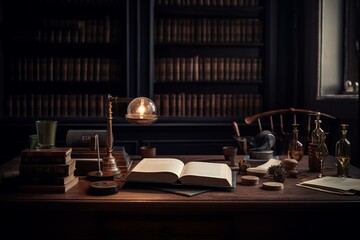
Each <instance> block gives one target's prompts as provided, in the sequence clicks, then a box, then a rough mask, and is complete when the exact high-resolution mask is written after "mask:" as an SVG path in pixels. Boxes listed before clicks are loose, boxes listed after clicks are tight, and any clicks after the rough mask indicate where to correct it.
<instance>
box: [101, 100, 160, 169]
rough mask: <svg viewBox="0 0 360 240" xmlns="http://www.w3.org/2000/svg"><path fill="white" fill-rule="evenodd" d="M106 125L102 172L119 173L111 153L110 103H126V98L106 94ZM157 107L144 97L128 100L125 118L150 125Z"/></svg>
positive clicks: (153, 120) (154, 117)
mask: <svg viewBox="0 0 360 240" xmlns="http://www.w3.org/2000/svg"><path fill="white" fill-rule="evenodd" d="M105 99H106V123H107V124H106V125H107V140H106V150H107V154H106V156H105V157H104V158H103V172H105V173H111V174H114V175H115V174H118V173H120V170H119V168H118V167H117V164H116V160H115V157H114V156H113V155H112V152H113V131H112V120H113V112H112V105H113V103H128V102H129V99H128V98H120V97H114V96H111V95H110V94H107V96H106V98H105ZM156 113H157V108H156V105H155V103H154V102H153V101H152V100H151V99H149V98H146V97H138V98H135V99H133V100H131V101H130V103H129V104H128V107H127V114H126V115H125V119H126V120H127V121H128V122H130V123H133V124H136V125H150V124H152V123H153V122H155V121H156V120H157V119H158V117H157V114H156Z"/></svg>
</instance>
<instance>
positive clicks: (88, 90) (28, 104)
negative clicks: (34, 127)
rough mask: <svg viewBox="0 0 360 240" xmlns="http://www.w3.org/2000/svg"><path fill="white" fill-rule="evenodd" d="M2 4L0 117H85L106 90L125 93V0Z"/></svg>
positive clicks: (100, 109) (93, 113)
mask: <svg viewBox="0 0 360 240" xmlns="http://www.w3.org/2000/svg"><path fill="white" fill-rule="evenodd" d="M3 5H4V9H6V10H4V13H3V25H4V26H6V28H4V32H5V34H3V36H4V39H3V44H4V46H6V47H4V50H3V51H4V53H3V54H4V59H6V61H4V83H3V87H4V93H5V94H4V96H3V99H2V100H3V101H2V102H3V103H4V105H3V109H2V116H3V117H5V118H34V117H35V118H39V117H45V118H46V117H51V118H53V117H56V118H68V117H70V118H71V117H73V118H75V117H76V118H81V121H84V120H85V121H86V118H89V117H102V116H104V95H105V94H106V93H111V94H114V95H117V96H123V97H128V85H129V76H128V72H129V71H128V54H127V45H128V41H127V37H128V36H127V32H126V30H127V24H128V23H127V16H128V2H127V1H117V0H111V1H101V0H96V1H65V0H51V1H45V0H35V1H25V0H15V1H6V2H5V1H4V3H3ZM29 9H31V11H30V10H29ZM77 121H79V120H77Z"/></svg>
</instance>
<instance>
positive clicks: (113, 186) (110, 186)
mask: <svg viewBox="0 0 360 240" xmlns="http://www.w3.org/2000/svg"><path fill="white" fill-rule="evenodd" d="M118 191H119V183H118V182H116V181H96V182H92V183H90V186H89V193H90V194H92V195H110V194H114V193H117V192H118Z"/></svg>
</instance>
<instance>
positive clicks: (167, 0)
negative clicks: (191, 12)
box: [155, 0, 260, 7]
mask: <svg viewBox="0 0 360 240" xmlns="http://www.w3.org/2000/svg"><path fill="white" fill-rule="evenodd" d="M155 5H156V6H213V7H258V6H260V0H155Z"/></svg>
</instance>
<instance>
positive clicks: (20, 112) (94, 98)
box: [6, 94, 117, 117]
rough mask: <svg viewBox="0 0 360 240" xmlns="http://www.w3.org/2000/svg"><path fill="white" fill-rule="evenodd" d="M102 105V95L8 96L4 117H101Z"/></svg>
mask: <svg viewBox="0 0 360 240" xmlns="http://www.w3.org/2000/svg"><path fill="white" fill-rule="evenodd" d="M104 105H105V96H104V95H103V94H9V95H7V99H6V116H8V117H39V116H44V117H68V116H69V117H76V116H78V117H88V116H90V117H95V116H100V117H101V116H104V111H105V106H104ZM116 109H117V108H114V111H115V113H116Z"/></svg>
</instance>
